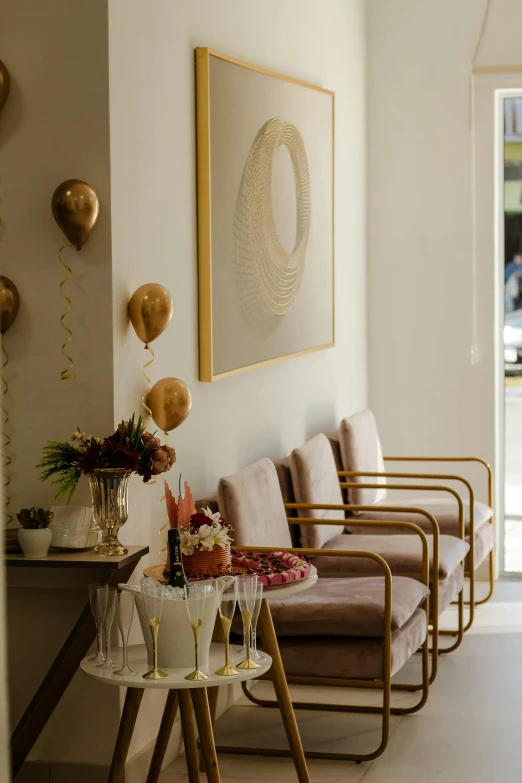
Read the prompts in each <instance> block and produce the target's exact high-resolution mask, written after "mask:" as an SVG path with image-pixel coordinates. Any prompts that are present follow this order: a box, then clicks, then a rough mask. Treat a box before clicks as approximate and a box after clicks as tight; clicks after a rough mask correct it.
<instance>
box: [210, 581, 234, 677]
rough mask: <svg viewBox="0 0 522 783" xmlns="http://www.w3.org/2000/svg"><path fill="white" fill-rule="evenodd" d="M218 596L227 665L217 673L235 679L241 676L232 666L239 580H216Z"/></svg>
mask: <svg viewBox="0 0 522 783" xmlns="http://www.w3.org/2000/svg"><path fill="white" fill-rule="evenodd" d="M216 590H217V594H218V610H219V617H220V619H221V625H222V626H223V635H224V637H225V665H224V666H222V667H221V668H220V669H218V670H217V671H216V672H215V673H216V674H220V675H221V676H223V677H233V676H234V674H239V672H238V670H237V669H234V667H233V666H231V665H230V628H231V626H232V620H233V618H234V612H235V611H236V603H237V580H236V577H235V576H220V577H219V579H216Z"/></svg>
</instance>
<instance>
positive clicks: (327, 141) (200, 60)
mask: <svg viewBox="0 0 522 783" xmlns="http://www.w3.org/2000/svg"><path fill="white" fill-rule="evenodd" d="M196 109H197V177H198V269H199V359H200V380H201V381H215V380H217V379H219V378H225V377H228V376H230V375H233V374H236V373H239V372H243V371H245V370H249V369H252V368H254V367H259V366H262V365H265V364H269V363H271V362H276V361H281V360H282V359H287V358H290V357H293V356H299V355H301V354H304V353H309V352H311V351H319V350H322V349H324V348H330V347H332V346H333V345H334V342H335V337H334V242H333V211H334V192H333V191H334V181H333V158H334V94H333V93H332V92H330V91H329V90H324V89H322V88H320V87H316V86H314V85H311V84H306V83H304V82H300V81H298V80H296V79H291V78H289V77H285V76H281V75H279V74H276V73H272V72H270V71H267V70H264V69H262V68H256V67H255V66H253V65H247V64H246V63H243V62H240V61H239V60H235V59H234V58H232V57H227V56H225V55H223V54H219V53H218V52H214V51H213V50H211V49H207V48H198V49H196Z"/></svg>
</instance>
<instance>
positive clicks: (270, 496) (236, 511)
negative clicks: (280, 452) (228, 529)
mask: <svg viewBox="0 0 522 783" xmlns="http://www.w3.org/2000/svg"><path fill="white" fill-rule="evenodd" d="M218 503H219V510H220V512H221V514H222V516H223V517H224V518H225V519H226V520H227V522H229V524H231V525H232V527H233V533H232V538H233V540H234V544H235V545H236V546H273V547H274V548H275V549H277V548H278V547H286V548H291V547H292V540H291V538H290V531H289V530H288V522H287V521H286V511H285V506H284V503H283V497H282V495H281V490H280V488H279V480H278V478H277V472H276V469H275V467H274V463H273V462H271V461H270V460H269V459H262V460H259V462H255V463H254V464H253V465H249V466H248V467H247V468H243V470H240V471H238V472H237V473H234V474H233V475H231V476H226V477H225V478H222V479H220V481H219V484H218Z"/></svg>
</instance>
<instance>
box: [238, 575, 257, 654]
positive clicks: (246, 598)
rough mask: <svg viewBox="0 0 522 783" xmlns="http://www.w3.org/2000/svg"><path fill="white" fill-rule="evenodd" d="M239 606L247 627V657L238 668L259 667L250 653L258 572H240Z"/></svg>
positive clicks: (244, 624)
mask: <svg viewBox="0 0 522 783" xmlns="http://www.w3.org/2000/svg"><path fill="white" fill-rule="evenodd" d="M237 585H238V599H239V608H240V610H241V617H242V618H243V627H244V629H245V646H246V658H245V660H244V661H242V662H241V663H238V665H237V668H238V669H259V668H260V667H259V664H258V663H256V662H255V661H253V660H252V658H251V655H250V629H251V627H252V616H253V614H254V608H255V604H256V589H257V574H240V575H239V576H238V578H237Z"/></svg>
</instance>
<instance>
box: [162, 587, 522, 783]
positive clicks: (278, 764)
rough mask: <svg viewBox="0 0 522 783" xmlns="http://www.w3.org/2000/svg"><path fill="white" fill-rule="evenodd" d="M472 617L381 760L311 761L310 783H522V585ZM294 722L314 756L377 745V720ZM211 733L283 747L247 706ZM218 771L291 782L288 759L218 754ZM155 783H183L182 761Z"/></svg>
mask: <svg viewBox="0 0 522 783" xmlns="http://www.w3.org/2000/svg"><path fill="white" fill-rule="evenodd" d="M477 614H478V616H477V621H476V623H475V625H474V626H473V628H472V629H471V631H470V632H469V633H468V634H467V635H466V638H465V640H464V643H463V644H462V646H461V648H460V649H459V650H458V651H457V652H455V653H453V654H452V655H449V656H447V657H444V656H443V657H442V659H441V665H440V671H439V675H438V677H437V680H436V681H435V683H434V685H433V686H432V688H431V691H430V698H429V701H428V704H427V705H426V706H425V707H424V709H423V710H422V711H421V712H419V713H417V714H415V715H411V716H407V717H403V718H394V719H393V720H392V734H391V737H390V743H389V746H388V748H387V750H386V752H385V753H384V755H383V756H381V757H380V758H379V759H376V760H375V761H374V762H372V763H366V764H353V763H350V762H337V761H322V760H321V761H317V760H310V761H309V763H308V764H309V770H310V776H311V779H312V781H313V783H357V781H361V780H363V781H364V783H520V781H522V749H521V732H520V726H521V715H522V664H521V662H522V581H521V582H514V581H511V582H503V583H500V584H499V585H498V587H497V591H496V595H495V597H494V600H493V601H492V602H490V603H489V604H486V605H484V606H482V607H479V608H478V610H477ZM258 687H259V688H260V689H265V688H267V687H268V685H266V684H264V683H260V684H259V685H258ZM319 691H320V692H319ZM293 692H294V694H295V695H296V696H301V697H303V695H304V694H306V695H305V698H307V699H308V700H311V699H317V700H320V699H321V697H325V696H326V697H328V698H330V699H335V700H339V701H341V702H342V701H343V700H344V699H346V696H347V693H346V691H342V690H341V689H331V688H328V689H326V688H325V689H318V688H313V689H309V688H294V690H293ZM402 698H403V699H404V698H405V696H404V695H403V696H402ZM298 721H299V726H300V729H301V734H302V737H303V742H304V745H305V747H307V748H310V749H312V748H322V749H324V748H330V749H332V750H335V751H339V752H343V750H345V751H346V750H348V749H352V750H354V751H357V750H360V751H364V750H368V748H369V747H371V745H372V743H375V741H376V738H377V731H376V718H374V717H373V716H362V715H342V714H340V713H326V712H318V713H317V712H299V713H298ZM217 734H218V738H219V739H220V740H221V741H225V740H227V741H229V742H230V743H233V742H235V743H241V742H244V743H245V744H247V743H248V744H254V743H255V742H258V743H260V744H266V745H267V746H268V745H273V746H274V747H278V746H280V747H284V745H285V743H284V735H283V732H282V728H281V726H280V724H279V721H278V713H277V712H276V711H274V710H267V709H263V708H259V707H255V706H253V705H250V703H249V702H248V701H246V700H245V699H243V700H241V701H240V702H239V703H238V704H237V705H235V706H234V707H233V708H232V709H230V710H229V711H228V712H227V713H225V715H224V716H223V717H222V718H221V719H220V721H219V722H218V726H217ZM219 764H220V771H221V775H222V781H223V783H239V781H245V783H261V781H270V783H289V781H296V780H297V777H296V775H295V772H294V769H293V766H292V762H291V761H290V760H289V759H278V758H267V757H260V756H249V757H245V756H232V755H228V756H227V755H220V757H219ZM160 780H161V783H187V782H188V777H187V776H186V768H185V762H184V758H183V757H180V758H178V759H177V760H176V761H175V762H174V764H173V765H172V766H171V767H169V768H168V769H167V770H166V771H165V772H164V773H163V774H162V776H161V778H160ZM204 780H206V778H205V776H204V775H202V781H204Z"/></svg>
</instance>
